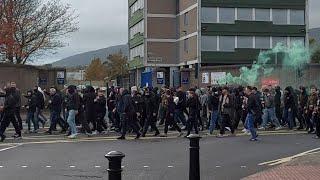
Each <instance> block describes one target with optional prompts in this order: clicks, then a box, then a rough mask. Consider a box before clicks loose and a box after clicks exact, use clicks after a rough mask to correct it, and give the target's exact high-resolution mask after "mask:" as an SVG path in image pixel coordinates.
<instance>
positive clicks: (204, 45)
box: [201, 36, 218, 51]
mask: <svg viewBox="0 0 320 180" xmlns="http://www.w3.org/2000/svg"><path fill="white" fill-rule="evenodd" d="M217 39H218V38H217V36H202V39H201V49H202V50H203V51H217Z"/></svg>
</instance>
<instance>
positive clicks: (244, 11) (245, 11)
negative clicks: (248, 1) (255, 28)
mask: <svg viewBox="0 0 320 180" xmlns="http://www.w3.org/2000/svg"><path fill="white" fill-rule="evenodd" d="M252 12H253V9H252V8H238V19H237V20H243V21H251V20H253V16H252V15H253V13H252Z"/></svg>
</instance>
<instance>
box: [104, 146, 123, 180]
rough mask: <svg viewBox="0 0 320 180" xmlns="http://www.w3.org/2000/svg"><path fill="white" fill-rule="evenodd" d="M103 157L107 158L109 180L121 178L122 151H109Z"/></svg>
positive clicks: (119, 179)
mask: <svg viewBox="0 0 320 180" xmlns="http://www.w3.org/2000/svg"><path fill="white" fill-rule="evenodd" d="M105 157H106V158H107V159H108V160H109V168H108V173H109V180H121V172H122V168H121V161H122V159H123V158H124V157H125V155H124V154H123V153H122V152H118V151H111V152H109V153H108V154H106V155H105Z"/></svg>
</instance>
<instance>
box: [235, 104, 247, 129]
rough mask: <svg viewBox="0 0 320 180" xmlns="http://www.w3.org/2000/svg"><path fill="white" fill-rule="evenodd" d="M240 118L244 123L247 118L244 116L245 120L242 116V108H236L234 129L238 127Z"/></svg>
mask: <svg viewBox="0 0 320 180" xmlns="http://www.w3.org/2000/svg"><path fill="white" fill-rule="evenodd" d="M240 120H241V121H242V123H243V124H244V122H245V118H244V120H243V118H242V109H238V110H236V112H235V122H234V129H238V126H239V123H240Z"/></svg>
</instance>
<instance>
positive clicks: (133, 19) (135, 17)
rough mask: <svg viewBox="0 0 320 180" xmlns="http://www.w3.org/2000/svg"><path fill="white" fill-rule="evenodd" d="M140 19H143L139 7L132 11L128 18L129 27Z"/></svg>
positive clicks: (141, 10)
mask: <svg viewBox="0 0 320 180" xmlns="http://www.w3.org/2000/svg"><path fill="white" fill-rule="evenodd" d="M142 19H143V9H139V10H138V11H136V12H135V13H133V16H132V17H131V18H130V19H129V28H131V27H132V26H134V25H136V24H137V23H138V22H140V21H141V20H142Z"/></svg>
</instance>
